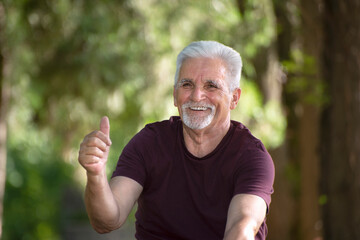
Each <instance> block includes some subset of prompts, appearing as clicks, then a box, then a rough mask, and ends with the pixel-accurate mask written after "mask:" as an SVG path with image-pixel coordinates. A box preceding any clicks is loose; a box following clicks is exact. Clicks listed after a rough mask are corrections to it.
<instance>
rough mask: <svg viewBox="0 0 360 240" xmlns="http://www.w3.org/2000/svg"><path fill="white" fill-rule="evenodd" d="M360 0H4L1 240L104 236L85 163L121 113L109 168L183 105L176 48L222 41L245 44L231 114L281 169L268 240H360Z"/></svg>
mask: <svg viewBox="0 0 360 240" xmlns="http://www.w3.org/2000/svg"><path fill="white" fill-rule="evenodd" d="M359 16H360V0H343V1H332V0H272V1H269V0H238V1H235V0H197V1H191V0H167V1H160V0H121V1H114V0H103V1H86V0H58V1H49V0H1V1H0V86H1V89H0V90H1V91H0V93H1V98H0V99H1V101H0V114H1V115H0V225H2V231H0V238H1V239H3V240H14V239H15V240H17V239H21V240H48V239H50V240H52V239H54V240H58V239H87V240H90V239H119V238H120V236H122V239H125V240H127V239H134V237H133V236H134V221H135V219H134V216H133V213H132V214H131V216H130V217H129V219H128V222H127V223H126V225H125V226H124V228H123V229H121V230H119V231H116V232H113V233H110V234H105V235H99V234H97V233H95V232H94V231H93V230H92V229H91V227H90V225H89V222H88V219H87V215H86V212H85V208H84V203H83V192H84V187H85V181H86V175H85V171H84V169H82V168H81V167H80V166H79V164H78V162H77V154H78V149H79V144H80V143H81V141H82V139H83V137H84V136H85V135H86V134H87V133H89V132H90V131H93V130H95V129H97V128H98V125H99V121H100V119H101V117H102V116H103V115H107V116H109V118H110V124H111V133H110V135H111V139H112V142H113V145H112V149H111V152H110V158H109V162H108V165H107V170H108V175H109V177H110V175H111V173H112V171H113V170H114V168H115V165H116V162H117V159H118V156H119V154H120V153H121V151H122V148H123V147H124V145H125V144H126V143H127V142H128V141H129V139H130V138H131V137H132V136H133V135H134V134H135V133H136V132H137V131H138V130H139V129H141V128H142V127H143V126H144V125H145V124H146V123H149V122H153V121H159V120H163V119H168V118H169V117H170V116H171V115H177V110H176V108H175V107H174V106H173V98H172V84H173V77H174V74H175V62H176V56H177V54H178V53H179V52H180V51H181V50H182V48H183V47H185V46H186V45H187V44H189V43H190V42H192V41H196V40H217V41H220V42H222V43H224V44H226V45H228V46H231V47H233V48H234V49H236V50H237V51H238V52H240V53H241V55H242V58H243V62H244V67H243V75H242V80H241V88H242V95H241V99H240V103H239V105H238V107H237V109H236V110H234V111H233V112H232V118H233V119H235V120H238V121H241V122H243V123H244V124H245V125H247V126H248V127H249V128H250V129H251V130H252V132H253V134H254V135H255V136H257V137H258V138H260V139H261V140H262V141H263V142H264V144H265V145H266V147H267V148H268V149H269V151H270V153H271V155H272V157H273V160H274V162H275V166H276V179H275V193H274V195H273V200H272V205H271V208H270V212H269V215H268V219H267V223H268V226H269V236H268V239H270V240H275V239H280V240H283V239H285V240H286V239H292V240H294V239H295V240H302V239H309V240H320V239H326V240H328V239H342V240H344V239H352V240H354V239H360V227H359V226H360V207H359V203H360V17H359Z"/></svg>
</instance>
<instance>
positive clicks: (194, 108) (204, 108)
mask: <svg viewBox="0 0 360 240" xmlns="http://www.w3.org/2000/svg"><path fill="white" fill-rule="evenodd" d="M189 108H190V110H193V111H205V110H207V109H208V108H207V107H189Z"/></svg>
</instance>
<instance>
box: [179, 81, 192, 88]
mask: <svg viewBox="0 0 360 240" xmlns="http://www.w3.org/2000/svg"><path fill="white" fill-rule="evenodd" d="M180 86H181V87H183V88H191V87H192V86H193V83H192V82H191V81H189V80H183V81H181V82H180Z"/></svg>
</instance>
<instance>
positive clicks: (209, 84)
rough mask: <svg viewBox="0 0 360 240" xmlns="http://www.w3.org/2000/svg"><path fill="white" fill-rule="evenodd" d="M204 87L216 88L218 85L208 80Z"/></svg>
mask: <svg viewBox="0 0 360 240" xmlns="http://www.w3.org/2000/svg"><path fill="white" fill-rule="evenodd" d="M205 88H207V89H218V88H219V86H218V85H217V84H216V83H213V82H208V83H207V84H206V85H205Z"/></svg>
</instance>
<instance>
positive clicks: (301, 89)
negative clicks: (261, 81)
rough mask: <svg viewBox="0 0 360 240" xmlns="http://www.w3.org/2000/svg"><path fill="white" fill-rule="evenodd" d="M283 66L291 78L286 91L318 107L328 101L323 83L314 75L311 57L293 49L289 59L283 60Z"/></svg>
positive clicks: (313, 64) (314, 67) (313, 61)
mask: <svg viewBox="0 0 360 240" xmlns="http://www.w3.org/2000/svg"><path fill="white" fill-rule="evenodd" d="M283 66H284V68H285V70H286V72H287V73H288V74H289V76H290V78H291V81H290V82H289V83H288V84H287V85H286V89H285V90H286V91H287V92H288V93H292V94H299V95H301V99H302V100H303V101H304V103H306V104H310V105H315V106H318V107H320V106H322V105H323V104H326V103H327V102H328V96H327V95H326V94H325V85H324V83H323V82H322V81H320V80H319V79H317V77H316V71H317V69H316V63H315V60H314V58H313V57H311V56H308V55H306V54H304V53H303V52H301V51H299V50H296V49H295V50H293V51H292V53H291V60H290V61H284V62H283Z"/></svg>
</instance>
